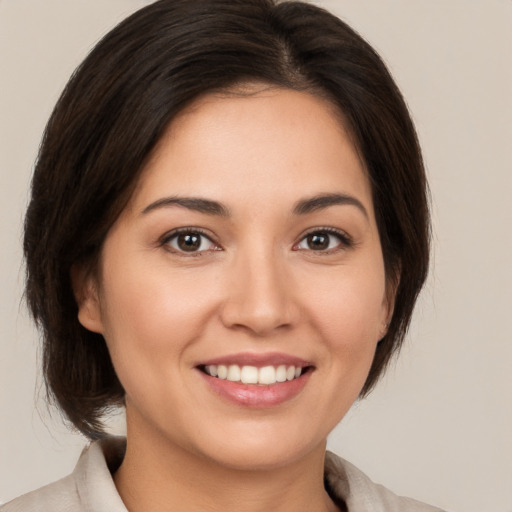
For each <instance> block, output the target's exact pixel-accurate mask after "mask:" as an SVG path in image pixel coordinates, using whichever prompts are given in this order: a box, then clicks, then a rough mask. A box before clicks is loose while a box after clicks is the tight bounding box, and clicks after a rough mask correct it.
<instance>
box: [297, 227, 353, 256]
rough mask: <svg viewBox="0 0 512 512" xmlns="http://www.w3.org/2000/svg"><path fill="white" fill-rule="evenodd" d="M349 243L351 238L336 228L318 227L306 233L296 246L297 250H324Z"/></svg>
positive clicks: (341, 246)
mask: <svg viewBox="0 0 512 512" xmlns="http://www.w3.org/2000/svg"><path fill="white" fill-rule="evenodd" d="M351 245H352V242H351V239H350V238H349V237H348V236H347V235H346V234H345V233H343V232H339V231H338V230H332V231H330V230H323V229H319V230H318V231H312V232H311V233H308V234H307V235H306V236H305V237H304V238H302V240H301V241H300V242H299V243H298V244H297V246H296V248H297V250H299V251H305V250H306V251H315V252H326V251H330V250H333V249H341V248H348V247H350V246H351Z"/></svg>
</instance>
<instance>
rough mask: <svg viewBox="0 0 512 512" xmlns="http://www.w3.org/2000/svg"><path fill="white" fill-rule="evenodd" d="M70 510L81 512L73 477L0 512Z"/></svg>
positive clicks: (55, 483)
mask: <svg viewBox="0 0 512 512" xmlns="http://www.w3.org/2000/svg"><path fill="white" fill-rule="evenodd" d="M70 510H74V511H75V510H76V511H77V512H78V511H80V510H81V509H80V498H79V494H78V489H77V486H76V481H75V479H74V478H73V475H69V476H67V477H66V478H63V479H62V480H59V481H57V482H54V483H52V484H49V485H46V486H45V487H41V488H40V489H38V490H36V491H32V492H29V493H28V494H24V495H23V496H20V497H19V498H16V499H14V500H12V501H10V502H9V503H6V504H5V505H2V506H0V512H36V511H37V512H50V511H51V512H67V511H70Z"/></svg>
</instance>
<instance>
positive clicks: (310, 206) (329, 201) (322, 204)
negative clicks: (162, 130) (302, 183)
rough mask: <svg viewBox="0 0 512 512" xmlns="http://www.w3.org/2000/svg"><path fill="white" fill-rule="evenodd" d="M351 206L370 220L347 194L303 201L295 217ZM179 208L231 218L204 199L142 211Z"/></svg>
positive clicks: (166, 202)
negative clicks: (336, 207)
mask: <svg viewBox="0 0 512 512" xmlns="http://www.w3.org/2000/svg"><path fill="white" fill-rule="evenodd" d="M338 205H341V206H343V205H350V206H355V207H356V208H358V209H359V210H360V211H361V212H362V213H363V214H364V216H365V217H366V218H369V215H368V211H367V210H366V208H365V207H364V206H363V203H361V201H359V199H357V198H355V197H353V196H350V195H347V194H319V195H316V196H314V197H310V198H307V199H301V200H300V201H298V202H297V203H295V206H294V208H293V213H294V215H307V214H308V213H312V212H315V211H318V210H323V209H325V208H329V207H330V206H338ZM172 206H179V207H182V208H186V209H188V210H193V211H196V212H199V213H205V214H207V215H217V216H220V217H229V216H230V215H231V213H230V211H229V208H228V207H227V206H225V205H223V204H222V203H219V202H218V201H213V200H211V199H203V198H200V197H179V196H171V197H163V198H161V199H158V200H156V201H154V202H153V203H151V204H149V205H148V206H146V207H145V208H144V210H142V214H143V215H145V214H147V213H149V212H152V211H154V210H157V209H159V208H168V207H172Z"/></svg>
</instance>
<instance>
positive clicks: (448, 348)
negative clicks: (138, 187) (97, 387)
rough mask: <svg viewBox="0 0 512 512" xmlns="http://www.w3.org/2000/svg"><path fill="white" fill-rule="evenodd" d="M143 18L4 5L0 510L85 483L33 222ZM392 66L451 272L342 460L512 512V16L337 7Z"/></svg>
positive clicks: (353, 431)
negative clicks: (46, 361) (29, 233)
mask: <svg viewBox="0 0 512 512" xmlns="http://www.w3.org/2000/svg"><path fill="white" fill-rule="evenodd" d="M145 3H148V2H144V1H142V0H44V1H42V0H0V91H1V93H0V246H1V251H2V252H1V254H2V258H1V260H0V279H1V286H0V343H1V352H0V354H1V357H0V418H1V419H0V502H1V501H7V500H8V499H10V498H13V497H14V496H16V495H18V494H20V493H22V492H25V491H28V490H30V489H32V488H35V487H37V486H40V485H42V484H44V483H47V482H49V481H52V480H54V479H56V478H58V477H60V476H62V475H64V474H66V473H68V472H69V471H70V470H71V469H72V467H73V465H74V462H75V460H76V457H77V455H78V453H79V451H80V448H81V446H82V445H83V444H84V440H83V439H82V438H80V437H79V436H76V435H72V434H69V433H67V432H66V428H65V427H64V426H63V425H62V423H61V422H60V420H59V418H58V415H55V418H54V419H53V420H52V419H50V417H49V413H48V411H47V408H46V406H45V405H44V402H43V401H42V400H41V395H42V394H43V393H42V391H41V389H40V382H39V381H36V377H35V375H36V367H37V356H36V350H37V336H36V334H35V332H34V330H33V328H32V326H31V324H30V322H29V321H28V319H27V315H26V313H25V310H24V308H23V306H22V305H21V294H22V291H21V290H22V282H23V272H22V268H21V263H20V261H21V249H20V239H21V234H20V233H21V231H20V228H21V222H22V216H23V210H24V207H25V205H26V200H27V187H28V184H29V179H30V173H31V168H32V164H33V161H34V158H35V155H36V151H37V147H38V143H39V138H40V135H41V132H42V130H43V127H44V124H45V121H46V119H47V117H48V115H49V114H50V111H51V109H52V106H53V104H54V102H55V101H56V99H57V97H58V94H59V92H60V91H61V89H62V87H63V86H64V84H65V82H66V80H67V78H68V76H69V75H70V73H71V72H72V70H73V69H74V67H75V66H76V65H77V64H78V63H79V62H80V61H81V59H82V58H83V57H84V56H85V54H86V53H87V51H88V50H89V49H90V48H91V46H92V45H93V44H94V42H95V41H97V40H98V38H99V37H100V36H101V35H102V34H104V33H105V32H106V31H107V30H108V29H109V28H110V27H112V26H113V25H114V24H115V23H116V22H117V21H119V20H120V19H122V18H123V17H124V16H125V15H127V14H129V13H130V12H132V11H133V10H135V9H136V8H138V7H139V6H142V5H143V4H145ZM318 3H320V4H321V5H324V6H326V7H327V8H329V9H331V10H332V11H334V12H335V13H337V14H338V15H339V16H340V17H342V18H344V19H345V20H347V21H348V22H349V23H350V24H351V25H352V26H354V27H355V28H356V29H357V30H358V31H359V32H360V33H361V34H363V35H364V36H365V37H366V38H367V39H368V40H369V41H370V42H371V43H372V44H373V45H374V46H375V47H376V48H377V49H378V51H379V52H380V53H381V54H382V56H383V57H384V59H385V60H386V62H387V63H388V64H389V66H390V67H391V69H392V71H393V73H394V75H395V77H396V79H397V81H398V83H399V85H400V86H401V87H402V90H403V92H404V95H405V97H406V98H407V100H408V102H409V105H410V108H411V110H412V113H413V116H414V119H415V120H416V123H417V127H418V130H419V134H420V138H421V141H422V144H423V147H424V152H425V158H426V162H427V165H428V172H429V175H430V182H431V188H432V194H433V217H434V230H435V249H434V259H435V261H434V266H433V268H432V271H431V277H430V281H429V284H428V286H427V289H426V290H425V292H424V294H423V296H422V299H421V302H420V305H419V307H418V310H417V314H416V317H415V321H414V325H413V328H412V331H411V334H410V336H409V338H408V341H407V344H406V346H405V349H404V350H403V353H402V357H401V359H400V360H399V361H398V363H397V364H396V365H395V366H394V367H393V368H392V369H391V370H390V372H389V373H388V375H387V377H386V379H385V380H384V382H382V384H381V385H380V387H379V388H378V389H377V390H376V391H375V392H374V393H373V395H372V396H371V397H370V398H369V399H367V400H366V401H364V402H362V403H360V404H357V405H356V406H355V408H354V409H353V410H352V412H351V413H350V414H349V416H348V417H347V418H345V420H344V421H343V422H342V424H341V425H340V426H339V427H338V429H337V430H336V431H335V432H334V433H333V434H332V436H331V439H330V446H331V448H332V449H334V450H335V451H337V452H338V453H340V454H342V455H343V456H344V457H345V458H348V459H349V460H351V461H352V462H354V463H355V464H357V465H359V466H360V467H361V469H363V470H365V471H366V472H367V473H369V474H370V476H371V477H372V478H373V479H374V480H376V481H379V482H381V483H384V484H385V485H387V486H389V487H391V488H392V489H394V490H395V491H396V492H398V493H401V494H405V495H411V496H414V497H416V498H418V499H421V500H424V501H427V502H430V503H434V504H437V505H439V506H442V507H444V508H446V509H448V510H451V511H453V512H457V511H459V512H482V511H486V512H511V511H512V377H511V367H512V334H511V327H510V326H511V321H510V319H511V317H512V270H511V256H512V236H511V226H512V206H511V192H512V178H511V175H512V158H511V145H512V100H511V91H512V62H511V51H512V1H511V0H324V1H319V2H318Z"/></svg>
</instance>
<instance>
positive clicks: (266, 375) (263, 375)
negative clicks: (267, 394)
mask: <svg viewBox="0 0 512 512" xmlns="http://www.w3.org/2000/svg"><path fill="white" fill-rule="evenodd" d="M258 377H259V378H258V384H266V385H269V384H275V383H276V369H275V368H274V367H273V366H264V367H263V368H260V371H259V372H258Z"/></svg>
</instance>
